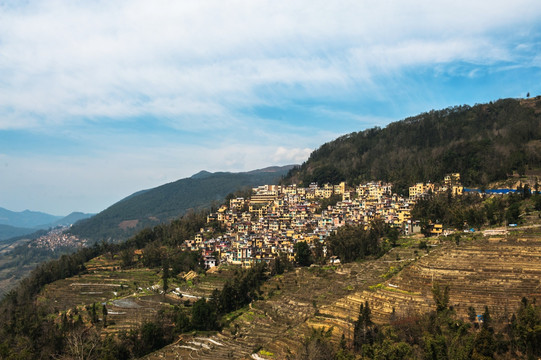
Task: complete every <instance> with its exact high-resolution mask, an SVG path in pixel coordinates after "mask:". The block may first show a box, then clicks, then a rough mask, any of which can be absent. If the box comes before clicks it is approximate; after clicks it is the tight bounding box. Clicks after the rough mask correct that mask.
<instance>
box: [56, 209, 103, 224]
mask: <svg viewBox="0 0 541 360" xmlns="http://www.w3.org/2000/svg"><path fill="white" fill-rule="evenodd" d="M94 215H96V214H87V213H82V212H78V211H75V212H72V213H71V214H69V215H68V216H66V217H63V218H62V219H60V220H57V221H55V222H53V223H51V224H49V227H57V226H70V225H72V224H75V223H76V222H77V221H79V220H84V219H88V218H89V217H92V216H94Z"/></svg>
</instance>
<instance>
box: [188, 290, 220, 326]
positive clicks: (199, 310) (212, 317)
mask: <svg viewBox="0 0 541 360" xmlns="http://www.w3.org/2000/svg"><path fill="white" fill-rule="evenodd" d="M192 327H193V328H194V329H195V330H217V329H218V318H217V315H216V311H215V309H214V308H213V307H212V306H211V305H210V303H208V302H207V300H206V299H205V298H202V299H199V300H197V301H196V302H195V303H194V304H193V306H192Z"/></svg>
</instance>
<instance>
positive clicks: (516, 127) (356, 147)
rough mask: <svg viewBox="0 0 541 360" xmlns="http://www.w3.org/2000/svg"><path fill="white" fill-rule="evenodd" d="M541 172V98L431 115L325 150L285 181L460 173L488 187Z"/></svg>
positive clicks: (405, 179)
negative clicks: (513, 177) (526, 174)
mask: <svg viewBox="0 0 541 360" xmlns="http://www.w3.org/2000/svg"><path fill="white" fill-rule="evenodd" d="M540 167H541V96H538V97H535V98H530V99H503V100H499V101H496V102H490V103H488V104H478V105H475V106H467V105H464V106H455V107H450V108H447V109H443V110H439V111H434V110H432V111H430V112H427V113H423V114H420V115H417V116H414V117H410V118H407V119H404V120H402V121H397V122H393V123H391V124H389V125H388V126H387V127H385V128H383V129H381V128H379V127H375V128H372V129H368V130H364V131H360V132H355V133H351V134H348V135H344V136H342V137H339V138H338V139H336V140H334V141H331V142H329V143H326V144H324V145H322V146H321V147H320V148H318V149H317V150H315V151H314V152H312V154H311V155H310V157H309V159H308V160H307V161H306V162H305V163H304V164H302V166H300V167H298V168H295V169H293V170H292V171H291V172H290V173H289V174H288V176H287V177H286V178H285V180H284V182H285V183H291V182H298V183H299V182H302V183H304V184H309V183H310V182H318V183H320V184H321V183H326V182H329V183H338V182H340V181H342V180H346V181H347V182H348V183H350V184H356V183H359V182H361V181H367V180H385V181H390V182H393V183H394V185H395V189H396V190H398V191H401V192H402V193H406V192H407V187H408V186H409V185H410V184H413V183H415V182H420V181H427V180H436V179H441V178H443V176H444V175H445V174H447V173H450V172H460V173H461V175H462V182H463V183H464V184H465V185H481V186H483V185H487V184H489V183H491V182H494V181H498V180H504V179H506V178H507V177H508V176H509V175H512V174H513V173H515V174H520V175H523V174H524V173H526V172H527V171H531V170H532V169H534V170H535V169H539V168H540Z"/></svg>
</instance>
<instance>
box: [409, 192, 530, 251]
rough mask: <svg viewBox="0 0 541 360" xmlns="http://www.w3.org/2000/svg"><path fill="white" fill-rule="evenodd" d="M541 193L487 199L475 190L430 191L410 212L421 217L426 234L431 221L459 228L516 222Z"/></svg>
mask: <svg viewBox="0 0 541 360" xmlns="http://www.w3.org/2000/svg"><path fill="white" fill-rule="evenodd" d="M540 197H541V195H534V196H533V199H532V198H531V197H529V196H524V194H520V193H516V194H508V195H505V196H503V195H499V196H496V197H489V198H486V199H483V198H482V197H480V196H478V195H475V194H473V195H464V196H456V197H453V196H450V195H449V194H438V195H431V196H428V197H425V198H423V199H420V200H419V201H417V203H416V204H415V206H414V208H413V210H412V213H411V216H412V218H414V219H416V220H420V222H421V227H422V231H423V233H425V235H428V234H429V233H428V231H429V224H430V223H432V224H434V223H439V224H443V225H444V226H446V227H451V228H455V229H459V230H462V229H464V228H475V229H480V228H481V227H482V226H485V225H489V226H492V225H500V226H501V225H507V224H517V223H521V221H522V220H521V214H522V213H523V212H526V211H527V209H529V208H531V207H535V204H536V201H538V200H537V199H538V198H540ZM459 240H460V239H457V241H459Z"/></svg>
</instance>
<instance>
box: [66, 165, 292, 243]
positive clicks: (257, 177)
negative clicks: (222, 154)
mask: <svg viewBox="0 0 541 360" xmlns="http://www.w3.org/2000/svg"><path fill="white" fill-rule="evenodd" d="M293 167H294V165H285V166H272V167H268V168H262V169H256V170H251V171H248V172H239V173H233V172H214V173H211V172H209V171H206V170H202V171H200V172H198V173H196V174H194V175H192V176H191V177H187V178H183V179H179V180H176V181H173V182H170V183H166V184H163V185H160V186H157V187H155V188H152V189H146V190H141V191H138V192H135V193H133V194H131V195H129V196H127V197H125V198H124V199H122V200H120V201H118V202H116V203H115V204H113V205H111V206H110V207H108V208H107V209H105V210H103V211H102V212H100V213H98V214H96V215H95V216H93V217H92V218H89V219H86V220H84V221H81V222H79V223H77V224H75V225H74V226H73V227H72V228H71V229H70V232H71V233H72V234H74V235H77V236H79V237H83V238H86V239H90V240H93V241H99V240H104V239H111V240H121V239H125V238H128V237H129V236H131V235H133V234H135V233H136V232H137V231H139V230H141V229H143V228H145V227H148V226H154V225H157V224H159V223H162V222H167V221H170V220H172V219H175V218H178V217H180V216H182V215H184V214H185V213H186V212H188V211H190V210H195V211H197V210H201V209H204V208H210V207H211V206H212V204H213V203H219V202H221V201H223V200H224V199H225V197H226V195H228V194H229V193H232V192H235V191H238V190H240V189H242V188H244V187H254V186H258V185H262V184H267V183H269V184H270V183H278V181H279V180H280V179H281V177H283V176H284V175H286V174H287V172H288V171H290V170H291V169H292V168H293Z"/></svg>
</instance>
